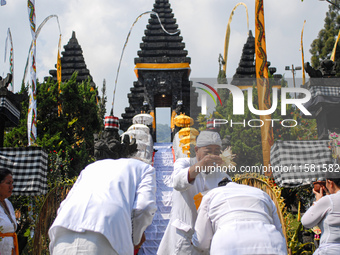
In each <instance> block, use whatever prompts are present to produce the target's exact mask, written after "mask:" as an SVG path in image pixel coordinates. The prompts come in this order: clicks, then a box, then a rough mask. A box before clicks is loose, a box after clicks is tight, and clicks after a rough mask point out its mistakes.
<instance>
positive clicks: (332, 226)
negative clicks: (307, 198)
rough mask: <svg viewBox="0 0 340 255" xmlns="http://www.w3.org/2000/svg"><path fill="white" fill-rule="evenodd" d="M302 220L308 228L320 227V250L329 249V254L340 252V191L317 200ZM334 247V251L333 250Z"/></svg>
mask: <svg viewBox="0 0 340 255" xmlns="http://www.w3.org/2000/svg"><path fill="white" fill-rule="evenodd" d="M301 222H302V225H304V226H305V227H306V228H312V227H314V226H319V227H320V229H321V239H320V247H319V249H320V250H323V249H327V254H339V253H340V252H339V251H340V191H338V192H337V193H335V194H331V195H327V196H324V197H322V198H320V199H319V200H318V201H316V202H315V203H314V205H313V206H311V207H310V208H309V209H308V210H307V211H306V213H305V214H304V215H303V217H302V218H301ZM331 246H333V247H334V249H333V248H331ZM326 247H327V248H326ZM332 249H333V250H334V251H332V252H331V250H332ZM316 254H318V253H316ZM320 254H322V253H320Z"/></svg>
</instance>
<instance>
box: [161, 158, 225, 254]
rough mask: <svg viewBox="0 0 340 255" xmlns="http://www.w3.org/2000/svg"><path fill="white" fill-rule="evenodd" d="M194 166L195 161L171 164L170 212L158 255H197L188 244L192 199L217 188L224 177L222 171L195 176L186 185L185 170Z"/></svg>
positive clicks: (193, 216)
mask: <svg viewBox="0 0 340 255" xmlns="http://www.w3.org/2000/svg"><path fill="white" fill-rule="evenodd" d="M195 163H197V159H196V158H191V159H190V158H179V159H177V160H176V162H175V164H174V172H173V187H174V190H173V193H172V209H171V214H170V221H169V224H168V226H167V228H166V230H165V233H164V236H163V238H162V241H161V243H160V245H159V248H158V251H157V254H159V255H167V254H171V255H172V254H185V255H186V254H199V253H198V251H196V250H195V249H194V247H193V246H192V245H191V244H190V242H191V237H192V235H193V233H194V225H195V221H196V218H197V210H196V206H195V203H194V196H195V195H197V194H198V193H200V192H204V191H207V190H210V189H212V188H215V187H217V185H218V183H219V182H220V181H221V180H222V179H223V178H224V177H226V176H228V175H227V174H226V173H224V172H214V173H211V174H205V173H199V174H198V175H197V176H196V178H195V180H194V181H193V182H191V183H189V182H188V171H189V167H190V166H191V165H194V164H195Z"/></svg>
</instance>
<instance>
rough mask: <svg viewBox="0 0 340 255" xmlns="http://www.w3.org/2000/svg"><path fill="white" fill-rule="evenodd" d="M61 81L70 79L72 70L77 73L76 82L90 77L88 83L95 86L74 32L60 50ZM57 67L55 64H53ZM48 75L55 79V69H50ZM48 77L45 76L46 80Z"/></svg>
mask: <svg viewBox="0 0 340 255" xmlns="http://www.w3.org/2000/svg"><path fill="white" fill-rule="evenodd" d="M61 55H62V56H61V58H60V61H61V81H62V82H65V81H68V80H70V79H71V77H72V75H73V73H74V72H77V73H78V76H77V82H83V81H87V80H88V79H90V84H91V86H92V87H94V88H95V86H96V84H95V83H94V82H93V79H92V76H91V75H90V71H89V69H87V67H86V64H85V59H84V56H83V50H82V48H81V46H80V45H79V43H78V40H77V38H76V33H75V32H74V31H73V32H72V37H71V38H70V40H69V41H68V43H67V44H66V45H64V51H63V52H61ZM55 67H57V66H55ZM49 73H50V75H51V76H52V79H53V81H54V82H56V81H57V70H56V69H52V70H50V72H49ZM47 79H48V77H45V80H47Z"/></svg>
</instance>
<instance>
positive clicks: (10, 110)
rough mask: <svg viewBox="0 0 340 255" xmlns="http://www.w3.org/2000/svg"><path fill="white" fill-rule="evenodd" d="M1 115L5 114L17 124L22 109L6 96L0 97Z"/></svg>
mask: <svg viewBox="0 0 340 255" xmlns="http://www.w3.org/2000/svg"><path fill="white" fill-rule="evenodd" d="M0 115H5V116H6V117H7V119H8V120H10V121H11V122H13V123H14V124H15V125H18V123H19V119H20V111H19V110H18V108H17V107H15V106H14V105H13V104H12V103H11V101H9V100H8V99H7V98H6V97H4V96H1V97H0Z"/></svg>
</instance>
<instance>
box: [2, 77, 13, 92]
mask: <svg viewBox="0 0 340 255" xmlns="http://www.w3.org/2000/svg"><path fill="white" fill-rule="evenodd" d="M11 81H12V74H10V73H8V74H7V76H6V78H5V79H2V77H1V76H0V88H5V89H7V87H8V85H9V84H10V83H11Z"/></svg>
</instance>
